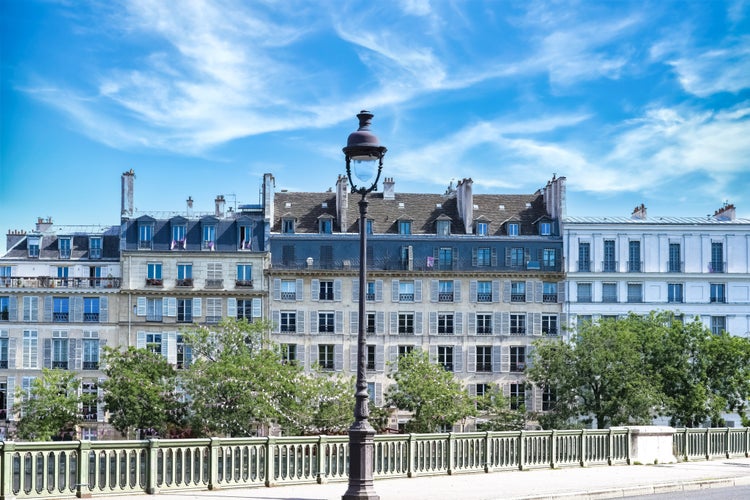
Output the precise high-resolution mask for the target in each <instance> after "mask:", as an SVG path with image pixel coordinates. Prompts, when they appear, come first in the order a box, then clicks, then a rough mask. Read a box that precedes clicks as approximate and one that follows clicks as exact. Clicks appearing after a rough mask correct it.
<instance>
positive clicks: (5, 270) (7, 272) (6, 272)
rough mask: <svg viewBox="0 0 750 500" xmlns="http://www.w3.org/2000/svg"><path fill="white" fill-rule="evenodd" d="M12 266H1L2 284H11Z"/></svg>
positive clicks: (0, 276)
mask: <svg viewBox="0 0 750 500" xmlns="http://www.w3.org/2000/svg"><path fill="white" fill-rule="evenodd" d="M11 276H12V274H11V267H10V266H0V286H10V278H11Z"/></svg>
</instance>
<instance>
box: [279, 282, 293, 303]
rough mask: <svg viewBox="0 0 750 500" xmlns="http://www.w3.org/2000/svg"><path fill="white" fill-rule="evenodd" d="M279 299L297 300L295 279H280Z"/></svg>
mask: <svg viewBox="0 0 750 500" xmlns="http://www.w3.org/2000/svg"><path fill="white" fill-rule="evenodd" d="M281 300H297V281H296V280H281Z"/></svg>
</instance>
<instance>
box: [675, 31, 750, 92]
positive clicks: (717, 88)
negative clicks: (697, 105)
mask: <svg viewBox="0 0 750 500" xmlns="http://www.w3.org/2000/svg"><path fill="white" fill-rule="evenodd" d="M667 63H668V64H669V65H670V66H672V67H673V68H674V70H675V72H676V73H677V77H678V80H679V82H680V85H682V87H683V88H684V89H685V90H686V91H687V92H690V93H691V94H695V95H696V96H698V97H707V96H710V95H712V94H716V93H719V92H733V93H737V92H739V91H741V90H744V89H747V88H750V37H748V36H745V37H742V38H740V39H739V40H737V41H734V42H733V43H731V44H730V45H729V46H727V47H725V48H718V49H710V50H703V51H697V50H696V51H692V52H691V53H688V54H684V55H683V56H680V57H677V58H674V59H671V60H669V61H668V62H667Z"/></svg>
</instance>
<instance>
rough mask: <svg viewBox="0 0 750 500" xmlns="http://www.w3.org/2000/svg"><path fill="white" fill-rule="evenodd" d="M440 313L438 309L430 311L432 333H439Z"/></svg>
mask: <svg viewBox="0 0 750 500" xmlns="http://www.w3.org/2000/svg"><path fill="white" fill-rule="evenodd" d="M437 325H438V315H437V312H436V311H430V327H429V328H430V333H429V334H430V335H437V330H438V328H437Z"/></svg>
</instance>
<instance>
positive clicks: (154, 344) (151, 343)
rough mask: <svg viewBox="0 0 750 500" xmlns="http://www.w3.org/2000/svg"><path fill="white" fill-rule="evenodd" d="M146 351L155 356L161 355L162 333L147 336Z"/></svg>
mask: <svg viewBox="0 0 750 500" xmlns="http://www.w3.org/2000/svg"><path fill="white" fill-rule="evenodd" d="M146 349H147V350H149V351H151V352H153V353H154V354H161V333H147V334H146Z"/></svg>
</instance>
